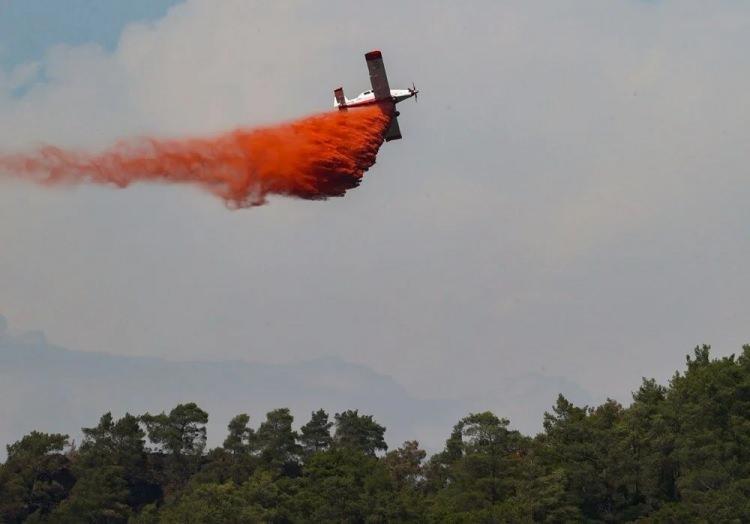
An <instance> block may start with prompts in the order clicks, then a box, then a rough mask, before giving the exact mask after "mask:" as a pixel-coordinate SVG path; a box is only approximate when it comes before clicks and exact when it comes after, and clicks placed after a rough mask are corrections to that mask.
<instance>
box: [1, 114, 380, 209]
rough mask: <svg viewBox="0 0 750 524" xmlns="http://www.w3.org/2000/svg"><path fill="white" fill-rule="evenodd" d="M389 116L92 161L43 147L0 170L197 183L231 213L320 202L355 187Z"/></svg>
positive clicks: (310, 120)
mask: <svg viewBox="0 0 750 524" xmlns="http://www.w3.org/2000/svg"><path fill="white" fill-rule="evenodd" d="M391 114H392V108H390V107H379V106H371V107H365V108H359V109H356V110H350V111H335V112H333V111H332V112H330V113H323V114H319V115H314V116H310V117H307V118H303V119H301V120H297V121H294V122H289V123H286V124H281V125H277V126H271V127H263V128H257V129H238V130H235V131H232V132H230V133H226V134H223V135H220V136H217V137H215V138H208V139H186V140H158V139H151V138H142V139H137V140H128V141H123V142H119V143H117V144H116V145H115V146H114V147H112V148H110V149H109V150H107V151H105V152H103V153H101V154H96V155H91V154H86V153H81V152H76V151H68V150H63V149H60V148H57V147H52V146H46V147H42V148H40V149H39V150H37V151H35V152H33V153H29V154H11V155H0V171H3V172H7V173H11V174H14V175H17V176H20V177H22V178H27V179H30V180H34V181H36V182H39V183H41V184H44V185H49V186H54V185H59V184H70V183H81V182H92V183H96V184H114V185H115V186H117V187H127V186H128V185H130V184H132V183H133V182H159V183H189V184H196V185H198V186H200V187H202V188H204V189H206V190H208V191H210V192H211V193H213V194H215V195H217V196H219V197H221V198H223V199H224V200H225V201H226V203H227V205H229V206H230V207H248V206H253V205H260V204H263V203H264V202H265V199H266V195H268V194H277V195H288V196H295V197H299V198H306V199H324V198H327V197H330V196H341V195H343V194H344V193H345V192H346V190H347V189H351V188H353V187H356V186H357V185H358V184H359V182H360V180H361V179H362V176H363V174H364V172H365V171H366V170H367V169H368V168H369V167H370V166H372V165H373V164H374V163H375V156H376V155H377V152H378V149H379V148H380V145H381V144H382V142H383V134H384V132H385V130H386V129H387V128H388V125H389V123H390V119H391Z"/></svg>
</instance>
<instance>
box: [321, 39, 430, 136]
mask: <svg viewBox="0 0 750 524" xmlns="http://www.w3.org/2000/svg"><path fill="white" fill-rule="evenodd" d="M365 60H366V61H367V69H368V70H369V71H370V84H372V89H371V90H370V91H365V92H364V93H360V94H359V95H358V96H357V97H356V98H352V99H351V100H350V99H348V98H346V97H345V96H344V88H343V87H339V88H338V89H335V90H334V91H333V95H334V97H335V101H334V102H333V107H335V108H338V109H339V111H346V110H347V109H349V108H350V107H360V106H366V105H371V104H383V103H392V104H393V105H394V107H395V105H396V104H398V103H399V102H401V101H403V100H406V99H407V98H411V97H414V100H415V101H416V100H417V93H419V90H418V89H417V88H416V87H415V86H414V83H413V82H412V84H411V89H391V88H390V86H389V85H388V77H387V76H386V75H385V65H383V55H382V54H381V53H380V51H378V50H375V51H370V52H369V53H366V54H365ZM399 114H400V113H399V112H398V111H394V113H393V119H391V125H390V127H388V130H387V131H386V132H385V141H386V142H390V141H391V140H399V139H400V138H401V130H400V129H399V127H398V119H397V118H396V117H398V115H399Z"/></svg>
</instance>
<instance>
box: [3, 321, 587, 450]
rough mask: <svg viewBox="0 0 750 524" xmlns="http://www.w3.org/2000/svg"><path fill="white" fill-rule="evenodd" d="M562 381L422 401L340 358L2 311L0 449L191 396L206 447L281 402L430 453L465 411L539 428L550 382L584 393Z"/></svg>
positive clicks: (303, 414) (302, 414)
mask: <svg viewBox="0 0 750 524" xmlns="http://www.w3.org/2000/svg"><path fill="white" fill-rule="evenodd" d="M560 380H564V379H550V378H549V377H543V376H541V375H529V376H527V377H520V378H517V379H512V380H506V381H503V383H504V384H507V386H508V387H506V388H504V389H503V388H500V389H501V392H500V393H501V394H499V395H498V396H499V397H500V396H501V397H502V399H503V402H502V403H501V404H502V405H501V406H497V405H495V406H493V405H492V404H493V403H492V402H490V403H488V402H487V399H473V400H472V399H461V400H446V399H441V400H437V399H435V400H424V399H417V398H414V397H413V396H411V395H410V394H409V393H408V392H407V390H406V389H405V388H404V387H403V386H402V385H401V384H399V383H398V382H396V381H395V380H393V379H392V378H391V377H389V376H387V375H383V374H380V373H377V372H375V371H373V370H371V369H370V368H368V367H366V366H362V365H359V364H353V363H351V362H347V361H345V360H342V359H340V358H338V357H321V358H316V359H312V360H308V361H302V362H295V363H290V364H264V363H251V362H245V361H237V360H235V361H217V362H201V361H192V362H181V361H169V360H164V359H161V358H156V357H129V356H117V355H110V354H106V353H95V352H84V351H73V350H69V349H65V348H62V347H58V346H55V345H51V344H49V343H48V342H47V341H46V339H45V337H44V335H43V334H42V333H41V332H31V333H24V334H18V335H12V334H11V333H10V332H9V330H8V328H7V322H6V321H5V319H4V318H3V317H2V316H0V446H2V447H3V448H4V446H5V445H6V444H8V443H11V442H14V441H15V440H18V439H19V438H20V437H21V436H23V435H24V434H26V433H28V432H29V431H31V430H34V429H38V430H43V431H47V432H63V433H68V434H70V435H71V437H73V438H76V439H78V438H79V435H80V428H81V427H88V426H93V425H95V424H96V422H97V421H98V418H99V417H100V416H101V415H102V414H103V413H105V412H107V411H111V412H112V413H113V414H114V415H115V416H121V415H122V414H124V413H125V412H130V413H132V414H142V413H145V412H146V411H149V412H151V413H158V412H161V411H169V410H170V409H171V408H173V407H174V406H175V405H177V404H179V403H184V402H196V403H197V404H198V405H199V406H201V407H202V408H203V409H205V410H206V411H208V413H209V415H210V418H209V424H208V440H209V445H219V444H220V443H221V442H222V441H223V439H224V437H225V435H226V425H227V423H228V422H229V420H230V419H231V418H232V417H233V416H234V415H236V414H238V413H248V414H249V415H250V417H251V425H253V426H257V425H258V424H259V423H260V422H261V421H262V420H263V418H264V416H265V413H266V412H267V411H269V410H271V409H274V408H278V407H288V408H290V409H291V410H292V414H293V415H294V416H295V423H296V425H297V426H299V425H302V424H304V423H305V422H307V420H308V419H309V417H310V413H311V412H312V411H313V410H316V409H319V408H323V409H325V410H326V411H328V412H329V413H330V414H331V415H333V413H335V412H340V411H343V410H346V409H359V410H360V412H361V413H365V414H371V415H373V416H374V417H375V419H376V420H377V421H378V422H380V423H381V424H383V425H385V426H386V428H387V431H386V439H387V441H388V444H389V445H390V446H392V447H393V446H398V445H400V444H401V443H402V442H403V441H404V440H407V439H409V440H411V439H416V440H419V441H420V442H421V443H422V445H423V446H425V447H427V448H428V449H432V450H437V449H439V448H441V447H442V444H443V442H444V440H445V438H447V437H448V435H449V433H450V430H451V428H452V426H453V425H454V424H455V423H456V422H457V421H458V420H459V419H460V418H461V417H463V416H465V415H467V414H468V413H469V412H470V411H478V410H486V409H492V410H493V411H495V412H496V413H497V414H498V415H499V416H505V417H509V418H511V424H512V426H516V427H518V425H517V420H514V419H515V418H519V420H520V419H523V415H524V414H527V415H528V417H526V418H527V419H528V420H527V421H522V422H523V425H526V426H527V427H523V425H522V426H520V429H522V430H525V431H527V432H528V431H529V427H528V426H530V427H532V428H534V427H536V428H539V427H540V426H541V415H542V412H543V411H544V409H545V407H547V406H550V405H551V404H552V403H553V402H554V399H555V396H556V394H557V391H554V392H552V391H547V387H545V385H547V384H549V383H555V382H558V383H556V384H555V386H556V387H557V386H560V385H563V386H566V387H567V389H568V390H570V392H572V393H573V396H572V399H573V400H574V401H576V402H586V401H587V400H586V399H585V398H583V397H585V396H586V394H585V392H583V390H580V391H576V388H577V386H575V385H571V384H567V385H566V384H564V383H563V384H560V383H559V381H560ZM578 389H580V388H578ZM570 392H565V393H566V394H570ZM493 397H494V395H493ZM540 402H543V404H541V405H539V404H540ZM488 404H489V405H488ZM537 405H539V406H538V407H537ZM503 406H505V408H506V410H507V409H508V408H510V409H509V410H510V412H508V411H506V410H504V409H503ZM514 412H515V413H514ZM532 431H533V429H532ZM3 451H4V449H3ZM3 455H4V453H3Z"/></svg>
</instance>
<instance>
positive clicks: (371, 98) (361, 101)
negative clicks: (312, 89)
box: [333, 89, 419, 109]
mask: <svg viewBox="0 0 750 524" xmlns="http://www.w3.org/2000/svg"><path fill="white" fill-rule="evenodd" d="M417 93H419V90H417V89H391V99H392V100H393V103H394V104H398V103H399V102H403V101H404V100H406V99H408V98H411V97H413V96H414V95H416V94H417ZM386 100H387V98H386ZM344 101H345V104H339V102H338V101H337V100H336V99H335V98H334V100H333V107H334V108H338V109H346V108H349V107H360V106H367V105H370V104H377V103H381V102H383V100H382V99H381V100H377V99H376V98H375V93H373V92H372V91H365V92H364V93H360V94H359V95H357V96H356V97H355V98H346V97H345V98H344Z"/></svg>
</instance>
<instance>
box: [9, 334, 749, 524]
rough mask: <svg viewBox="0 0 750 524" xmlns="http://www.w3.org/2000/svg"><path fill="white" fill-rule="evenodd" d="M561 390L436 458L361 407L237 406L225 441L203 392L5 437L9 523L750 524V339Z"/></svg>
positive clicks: (471, 422)
mask: <svg viewBox="0 0 750 524" xmlns="http://www.w3.org/2000/svg"><path fill="white" fill-rule="evenodd" d="M550 401H551V407H550V411H549V412H547V413H545V414H544V419H543V430H542V431H541V432H540V433H539V434H538V435H535V436H527V435H523V434H521V433H519V432H518V431H516V430H514V429H513V426H512V423H511V422H510V421H508V420H507V419H504V418H502V417H501V416H497V415H495V414H493V413H491V412H489V411H488V412H483V413H471V414H468V415H467V416H466V417H464V418H462V419H461V420H458V421H457V423H456V424H455V426H454V427H453V428H452V430H451V429H450V428H446V437H447V439H446V441H445V446H444V448H443V449H442V450H441V451H440V452H438V453H435V454H433V455H432V456H430V457H428V456H427V453H426V452H425V451H424V450H423V449H421V448H420V445H419V443H418V442H417V441H416V440H415V441H408V442H404V443H403V445H401V447H399V448H397V449H388V447H387V445H386V441H385V431H386V428H385V427H383V426H381V425H380V424H378V422H377V421H376V420H374V419H373V417H372V416H369V415H366V414H362V413H359V412H358V411H357V410H349V411H343V412H341V413H335V414H333V416H330V415H329V414H328V413H326V412H325V411H323V410H318V411H316V412H314V413H312V414H311V415H310V417H309V420H306V421H304V424H295V422H294V419H293V416H292V414H291V413H290V411H289V410H288V409H283V408H282V409H276V410H273V411H271V412H269V413H268V414H267V415H266V417H265V420H263V421H260V423H259V424H257V425H256V424H251V423H250V418H249V417H248V415H246V414H238V415H237V416H235V417H234V418H233V419H232V420H231V422H229V425H228V427H227V432H226V438H225V439H224V441H223V445H222V446H220V447H216V448H213V449H207V445H206V428H205V424H206V423H207V421H208V413H206V412H205V411H203V410H202V409H201V408H200V407H199V406H198V405H196V404H195V403H185V404H180V405H178V406H176V407H174V409H172V410H171V411H169V412H162V413H158V414H151V413H145V414H141V415H131V414H125V415H124V416H122V417H121V418H116V417H113V416H112V414H110V413H106V414H104V415H103V416H102V417H101V418H100V420H99V421H98V423H97V424H96V425H93V426H92V427H87V428H82V433H83V439H82V440H81V441H80V442H79V443H75V442H73V441H72V440H71V439H70V438H69V436H67V435H62V434H54V433H44V432H41V431H33V432H31V433H29V434H27V435H25V436H23V437H22V438H20V440H18V441H17V442H15V443H12V444H10V445H8V446H7V456H6V459H5V462H4V463H3V464H1V465H0V522H3V523H16V522H55V523H57V522H60V523H66V522H71V523H73V522H75V523H79V522H90V523H100V522H101V523H126V522H128V523H156V522H165V523H204V522H205V523H212V522H216V523H223V522H227V523H245V522H247V523H252V522H276V523H286V522H347V523H359V522H452V523H464V522H465V523H470V522H471V523H475V522H479V523H482V522H486V523H501V522H632V521H638V522H675V523H676V522H750V345H749V346H745V347H743V349H742V352H741V353H740V354H739V356H736V355H731V356H728V357H723V358H712V357H711V355H710V348H709V347H708V346H700V347H697V348H695V350H694V351H693V352H692V354H691V355H689V356H688V357H687V363H686V367H685V368H684V369H683V370H682V371H680V372H676V373H675V374H674V375H673V376H672V378H671V379H670V380H669V382H668V384H667V385H661V384H659V383H657V382H656V381H655V380H653V379H644V380H643V382H642V384H641V385H640V386H639V387H638V388H637V390H636V391H634V392H633V398H632V402H630V403H629V405H627V406H623V405H622V404H620V403H618V402H616V401H614V400H607V401H606V402H604V403H603V404H601V405H599V406H575V405H573V404H572V403H571V402H569V401H568V400H567V399H565V398H564V397H563V396H562V395H560V396H558V398H557V399H556V400H555V399H550ZM0 422H1V421H0ZM92 422H94V421H92ZM42 429H43V428H42Z"/></svg>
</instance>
